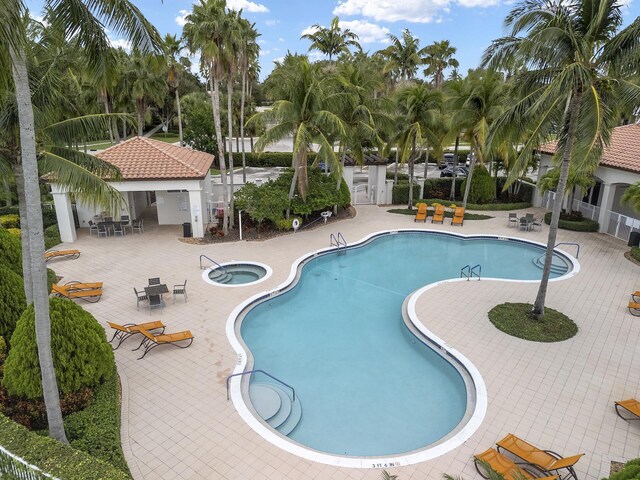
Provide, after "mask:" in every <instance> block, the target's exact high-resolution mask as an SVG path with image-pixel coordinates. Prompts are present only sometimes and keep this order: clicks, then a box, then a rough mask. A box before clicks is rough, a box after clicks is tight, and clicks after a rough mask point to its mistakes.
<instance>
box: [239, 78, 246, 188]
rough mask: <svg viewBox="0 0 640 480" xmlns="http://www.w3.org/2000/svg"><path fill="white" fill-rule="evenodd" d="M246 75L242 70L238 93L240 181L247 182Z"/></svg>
mask: <svg viewBox="0 0 640 480" xmlns="http://www.w3.org/2000/svg"><path fill="white" fill-rule="evenodd" d="M246 77H247V72H246V71H245V70H244V69H243V70H242V80H241V81H242V85H240V90H241V91H242V94H241V95H240V139H241V140H242V183H247V161H246V158H245V153H244V97H245V93H246V83H247V82H246Z"/></svg>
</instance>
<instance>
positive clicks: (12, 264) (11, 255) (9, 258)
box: [0, 227, 22, 276]
mask: <svg viewBox="0 0 640 480" xmlns="http://www.w3.org/2000/svg"><path fill="white" fill-rule="evenodd" d="M0 261H4V262H5V263H6V264H7V265H8V266H9V268H11V270H13V271H14V272H16V273H17V274H18V275H21V276H22V243H21V241H20V239H19V238H18V237H16V236H15V235H12V234H11V233H9V232H8V231H7V229H6V228H2V227H0Z"/></svg>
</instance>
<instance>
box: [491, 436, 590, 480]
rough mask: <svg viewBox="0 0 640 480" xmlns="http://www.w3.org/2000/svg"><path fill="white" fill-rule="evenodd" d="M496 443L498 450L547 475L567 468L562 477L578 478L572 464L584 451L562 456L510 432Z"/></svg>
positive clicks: (575, 479)
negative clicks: (504, 451) (565, 474)
mask: <svg viewBox="0 0 640 480" xmlns="http://www.w3.org/2000/svg"><path fill="white" fill-rule="evenodd" d="M496 445H497V446H498V451H500V449H502V450H506V451H507V452H509V453H511V454H513V455H515V456H516V457H519V458H521V459H522V460H524V461H525V462H527V463H528V464H530V465H533V466H534V467H535V468H537V469H538V470H540V471H541V472H543V473H545V474H547V475H553V474H556V473H559V472H558V471H559V470H567V472H568V475H567V476H566V477H564V478H568V477H573V478H574V480H578V477H577V475H576V471H575V470H574V469H573V466H574V465H575V464H576V463H578V460H580V459H581V458H582V456H583V455H584V453H580V454H578V455H573V456H571V457H562V456H561V455H559V454H557V453H555V452H552V451H551V450H541V449H539V448H537V447H534V446H533V445H531V444H530V443H528V442H526V441H524V440H522V439H521V438H518V437H516V436H515V435H513V434H512V433H510V434H508V435H507V436H506V437H504V438H503V439H502V440H500V441H499V442H497V443H496Z"/></svg>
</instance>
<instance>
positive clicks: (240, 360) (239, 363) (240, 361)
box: [236, 353, 244, 365]
mask: <svg viewBox="0 0 640 480" xmlns="http://www.w3.org/2000/svg"><path fill="white" fill-rule="evenodd" d="M243 358H244V357H243V356H242V354H241V353H239V354H238V363H236V365H242V359H243Z"/></svg>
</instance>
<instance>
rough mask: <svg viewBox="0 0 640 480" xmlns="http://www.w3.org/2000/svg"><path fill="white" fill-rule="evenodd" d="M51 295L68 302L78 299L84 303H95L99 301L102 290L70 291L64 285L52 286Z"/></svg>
mask: <svg viewBox="0 0 640 480" xmlns="http://www.w3.org/2000/svg"><path fill="white" fill-rule="evenodd" d="M51 293H52V294H54V295H56V296H58V297H62V298H68V299H69V300H75V299H77V298H79V299H80V300H84V301H85V302H89V303H96V302H98V301H100V298H101V297H102V288H95V289H86V290H74V289H70V288H69V287H68V286H66V285H58V284H54V285H53V286H52V287H51Z"/></svg>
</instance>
